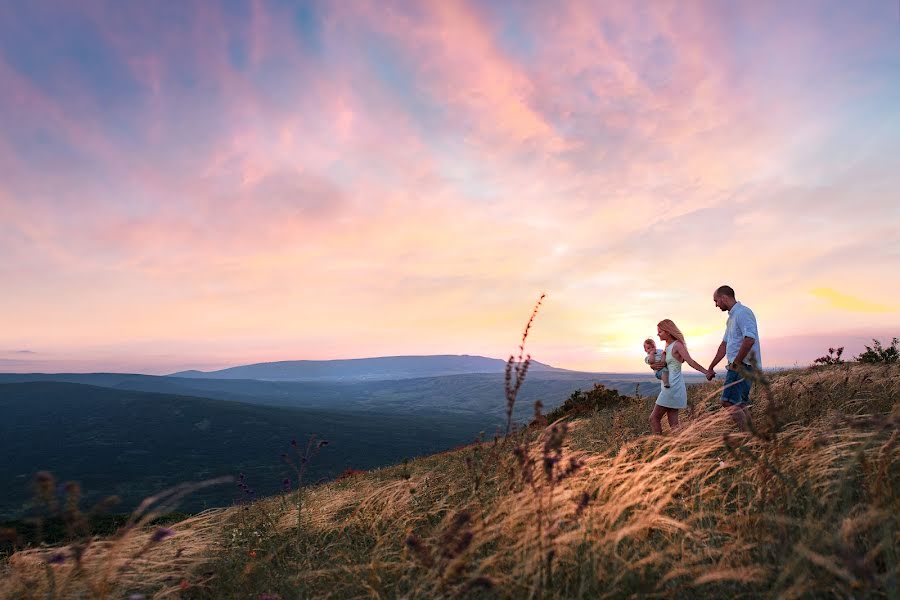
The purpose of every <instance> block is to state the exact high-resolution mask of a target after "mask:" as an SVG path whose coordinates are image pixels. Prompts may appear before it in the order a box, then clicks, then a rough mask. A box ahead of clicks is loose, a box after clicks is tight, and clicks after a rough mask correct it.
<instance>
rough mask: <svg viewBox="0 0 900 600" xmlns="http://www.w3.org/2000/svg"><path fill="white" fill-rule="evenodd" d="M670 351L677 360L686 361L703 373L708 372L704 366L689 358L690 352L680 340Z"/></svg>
mask: <svg viewBox="0 0 900 600" xmlns="http://www.w3.org/2000/svg"><path fill="white" fill-rule="evenodd" d="M672 352H674V353H675V357H676V358H678V360H680V361H681V362H686V363H687V364H689V365H691V366H692V367H694V368H695V369H696V370H698V371H700V372H701V373H703V374H704V375H706V374H708V373H709V371H707V370H706V368H705V367H703V366H701V365H700V363H698V362H697V361H696V360H694V359H693V358H691V353H690V352H688V349H687V348H686V347H685V345H684V344H682V343H681V342H678V343H677V344H675V347H674V348H672Z"/></svg>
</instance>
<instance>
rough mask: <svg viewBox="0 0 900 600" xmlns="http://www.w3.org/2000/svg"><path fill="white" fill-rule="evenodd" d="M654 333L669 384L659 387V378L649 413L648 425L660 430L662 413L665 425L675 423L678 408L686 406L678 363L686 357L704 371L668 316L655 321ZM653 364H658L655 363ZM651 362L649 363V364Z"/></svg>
mask: <svg viewBox="0 0 900 600" xmlns="http://www.w3.org/2000/svg"><path fill="white" fill-rule="evenodd" d="M656 334H657V335H658V336H659V339H660V340H662V342H663V343H664V344H665V349H666V364H665V366H666V367H668V368H669V387H663V385H662V383H661V382H660V387H659V396H657V398H656V406H654V407H653V412H652V413H650V429H652V430H653V433H662V418H663V415H665V416H666V418H668V420H669V427H670V428H672V429H674V428H676V427H678V411H679V410H681V409H682V408H686V407H687V388H686V387H685V386H684V378H683V377H682V376H681V363H683V362H685V361H687V364H689V365H691V366H692V367H694V368H695V369H697V370H698V371H700V372H701V373H703V374H704V375H706V374H707V370H706V369H705V368H703V367H702V366H700V363H698V362H697V361H695V360H694V359H693V358H691V355H690V354H689V353H688V349H687V344H686V343H685V341H684V335H683V334H682V333H681V330H680V329H678V327H677V326H676V325H675V323H673V322H672V320H671V319H663V320H662V321H660V322H659V323H658V324H657V325H656ZM655 366H656V368H657V369H658V368H660V366H659V364H658V363H657V364H656V365H655ZM653 367H654V365H651V368H653Z"/></svg>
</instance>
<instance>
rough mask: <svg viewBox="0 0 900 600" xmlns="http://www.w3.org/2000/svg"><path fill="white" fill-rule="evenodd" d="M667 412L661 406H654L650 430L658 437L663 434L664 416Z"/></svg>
mask: <svg viewBox="0 0 900 600" xmlns="http://www.w3.org/2000/svg"><path fill="white" fill-rule="evenodd" d="M665 412H666V409H665V408H664V407H662V406H660V405H659V404H654V405H653V412H651V413H650V429H651V430H652V431H653V433H655V434H657V435H658V434H661V433H662V416H663V415H664V414H665Z"/></svg>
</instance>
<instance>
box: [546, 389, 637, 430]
mask: <svg viewBox="0 0 900 600" xmlns="http://www.w3.org/2000/svg"><path fill="white" fill-rule="evenodd" d="M627 399H630V398H629V397H628V396H623V395H622V394H620V393H619V391H618V390H611V389H609V388H607V387H606V386H604V385H603V384H601V383H597V384H594V387H593V389H590V390H588V391H587V392H583V391H581V390H575V391H574V392H572V395H571V396H569V397H568V398H567V399H566V401H565V402H563V403H562V405H560V406H558V407H556V408H555V409H553V410H552V411H550V412H549V413H548V414H547V420H548V421H549V422H550V423H552V422H553V421H556V420H557V419H561V418H562V417H568V416H574V415H583V414H587V413H590V412H593V411H595V410H597V409H599V408H609V407H612V406H615V405H617V404H619V403H621V402H622V401H623V400H627Z"/></svg>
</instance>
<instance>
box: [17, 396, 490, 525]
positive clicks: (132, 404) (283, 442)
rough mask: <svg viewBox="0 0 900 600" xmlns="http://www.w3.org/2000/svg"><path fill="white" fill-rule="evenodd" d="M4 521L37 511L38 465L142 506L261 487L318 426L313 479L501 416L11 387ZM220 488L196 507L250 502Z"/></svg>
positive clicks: (466, 432)
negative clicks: (173, 493)
mask: <svg viewBox="0 0 900 600" xmlns="http://www.w3.org/2000/svg"><path fill="white" fill-rule="evenodd" d="M0 411H2V414H3V416H4V418H3V419H2V420H0V455H2V456H4V457H7V460H4V461H0V481H3V482H4V483H5V485H3V486H2V487H0V517H2V518H12V517H18V516H21V515H22V514H24V513H25V512H26V509H27V501H28V496H29V492H28V486H29V483H30V480H31V477H32V476H33V475H34V473H35V472H37V471H41V470H48V471H51V472H53V473H54V474H55V475H56V476H57V478H59V479H71V480H77V481H80V482H81V484H82V486H83V488H84V490H85V492H86V493H87V494H88V497H87V500H88V504H90V502H91V501H94V500H97V499H99V498H101V497H105V496H107V495H111V494H117V495H119V496H121V497H122V499H123V504H122V506H121V507H120V508H121V509H122V510H124V511H130V510H131V509H133V508H134V506H135V505H136V503H137V502H139V501H140V500H142V499H143V498H144V497H146V496H149V495H151V494H153V493H157V492H159V491H161V490H163V489H165V488H168V487H170V486H173V485H176V484H178V483H182V482H188V481H199V480H204V479H208V478H213V477H218V476H222V475H234V476H237V475H238V473H239V472H243V473H245V474H246V478H247V481H248V483H249V485H251V486H252V487H253V488H254V489H255V491H256V493H257V494H259V495H263V494H271V493H273V492H275V491H278V490H279V489H281V486H282V480H283V479H284V477H286V476H290V477H291V478H292V479H294V476H293V475H291V472H290V469H289V468H288V467H287V466H286V465H285V464H284V463H283V462H282V461H281V459H280V455H281V453H283V452H289V451H290V450H291V449H290V446H289V444H290V442H291V440H292V439H296V440H297V441H298V442H299V443H300V444H303V443H305V441H306V440H307V438H308V436H309V435H311V434H315V435H316V436H317V437H318V438H319V439H326V440H328V441H329V445H328V446H327V447H325V448H323V450H322V452H321V453H320V454H319V455H318V456H317V457H316V458H315V459H314V460H313V461H312V462H311V464H310V468H309V472H308V481H316V480H319V479H322V478H331V477H334V476H336V475H338V474H340V473H341V472H342V471H343V470H344V469H347V468H355V469H370V468H373V467H377V466H382V465H386V464H390V463H394V462H397V461H402V460H404V459H406V458H410V457H414V456H418V455H422V454H429V453H433V452H438V451H442V450H446V449H448V448H452V447H454V446H458V445H460V444H465V443H468V442H471V441H472V440H473V439H474V438H475V436H476V435H477V434H478V433H479V432H480V431H482V430H485V429H488V430H492V429H493V427H494V426H495V425H496V424H497V422H498V421H497V420H496V419H494V420H492V419H490V418H488V419H485V418H483V417H481V418H479V417H475V416H473V415H470V414H464V413H434V414H431V415H420V414H415V415H413V414H401V413H399V412H394V413H390V414H379V413H368V414H365V415H361V414H360V413H359V412H353V411H339V410H328V411H323V410H316V409H296V408H284V407H272V406H260V405H251V404H246V403H239V402H231V401H222V400H214V399H210V398H198V397H191V396H179V395H172V394H155V393H147V392H136V391H130V390H118V389H110V388H102V387H97V386H90V385H84V384H73V383H62V382H32V383H7V384H0ZM239 497H240V496H238V495H236V493H235V489H234V488H233V487H232V486H225V488H222V487H219V488H211V489H209V490H206V491H204V492H202V493H201V494H199V495H198V496H196V497H195V498H194V499H193V500H191V501H189V503H188V504H187V505H186V506H185V508H186V509H187V510H199V509H202V508H204V507H208V506H222V505H227V504H229V503H231V502H232V501H233V500H234V499H236V498H239Z"/></svg>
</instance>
